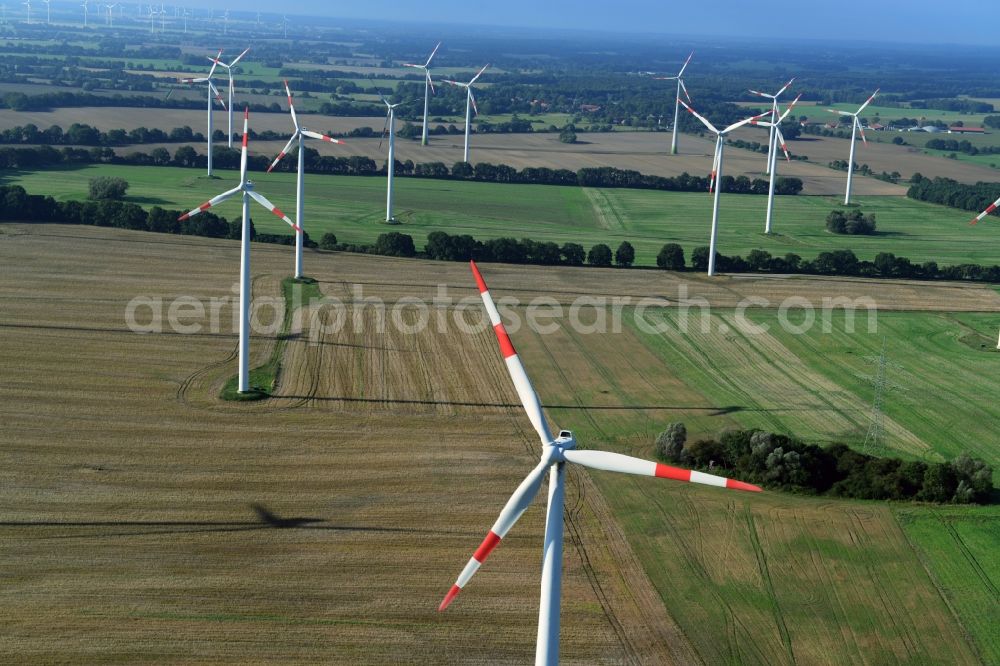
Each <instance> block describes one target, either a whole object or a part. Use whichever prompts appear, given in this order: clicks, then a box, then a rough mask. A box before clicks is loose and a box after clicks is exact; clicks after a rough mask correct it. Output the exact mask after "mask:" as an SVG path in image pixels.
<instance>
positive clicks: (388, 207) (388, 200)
mask: <svg viewBox="0 0 1000 666" xmlns="http://www.w3.org/2000/svg"><path fill="white" fill-rule="evenodd" d="M378 96H379V99H381V100H382V103H383V104H385V109H386V111H385V125H383V126H382V136H383V137H384V136H385V129H386V127H388V128H389V157H388V160H387V164H386V172H387V175H388V180H387V181H386V188H385V221H386V222H389V223H390V224H391V223H392V222H393V221H394V220H393V217H392V177H393V174H394V173H395V171H396V107H397V106H401V105H403V104H408V103H409V102H396V103H395V104H390V103H389V100H387V99H386V98H385V97H383V96H382V93H379V94H378ZM378 147H379V149H380V150H381V149H382V140H381V139H379V142H378Z"/></svg>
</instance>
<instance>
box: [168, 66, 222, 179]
mask: <svg viewBox="0 0 1000 666" xmlns="http://www.w3.org/2000/svg"><path fill="white" fill-rule="evenodd" d="M221 56H222V49H219V53H218V55H216V56H215V60H213V61H212V69H210V70H209V71H208V76H199V77H196V78H190V79H178V80H179V81H180V82H181V83H207V84H208V85H207V86H206V88H205V90H206V94H207V97H208V119H207V121H206V125H207V127H208V135H207V137H206V140H207V142H208V147H207V150H208V175H209V176H211V175H212V95H213V94H214V95H215V99H216V101H218V102H219V104H221V105H222V108H223V109H225V108H226V103H225V102H224V101H223V99H222V95H220V94H219V91H218V90H217V89H216V87H215V84H214V83H212V75H213V74H215V68H216V66H218V63H219V58H220V57H221Z"/></svg>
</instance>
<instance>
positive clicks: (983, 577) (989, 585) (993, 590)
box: [935, 512, 1000, 602]
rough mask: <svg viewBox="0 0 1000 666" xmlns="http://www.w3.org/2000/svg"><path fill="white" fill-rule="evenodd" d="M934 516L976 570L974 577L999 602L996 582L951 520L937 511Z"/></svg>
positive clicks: (999, 594) (999, 597)
mask: <svg viewBox="0 0 1000 666" xmlns="http://www.w3.org/2000/svg"><path fill="white" fill-rule="evenodd" d="M935 513H936V512H935ZM936 517H937V519H938V521H940V523H941V525H942V526H943V527H944V528H945V530H946V531H947V532H948V534H949V535H951V538H952V539H954V540H955V544H956V545H957V546H958V548H959V550H960V551H961V552H962V556H963V557H964V558H965V560H966V561H967V562H968V563H969V566H970V567H972V570H973V571H975V572H976V577H977V578H979V582H980V583H982V585H983V587H985V588H986V589H987V590H989V592H990V594H991V595H992V596H993V597H995V598H996V599H997V600H998V602H1000V590H997V586H996V584H995V583H994V582H993V580H992V579H991V578H990V576H989V574H987V573H986V570H985V569H983V565H981V564H980V563H979V560H978V559H977V558H976V556H975V555H974V554H973V552H972V551H971V550H969V547H968V545H966V543H965V540H964V539H963V538H962V535H960V534H959V533H958V530H956V529H955V525H954V524H953V523H952V521H950V520H948V519H947V518H945V517H944V516H941V515H940V514H937V513H936Z"/></svg>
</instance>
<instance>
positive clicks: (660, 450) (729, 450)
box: [656, 423, 993, 504]
mask: <svg viewBox="0 0 1000 666" xmlns="http://www.w3.org/2000/svg"><path fill="white" fill-rule="evenodd" d="M656 452H657V455H658V456H659V457H660V458H662V459H663V460H666V461H669V462H672V463H680V464H682V465H686V466H690V467H695V468H698V469H703V470H707V471H711V472H712V473H714V474H721V475H725V476H731V477H736V478H739V479H741V480H744V481H748V482H751V483H756V484H760V485H762V486H764V487H767V488H772V489H777V490H784V491H790V492H797V493H806V494H810V495H830V496H835V497H850V498H857V499H870V500H906V501H924V502H939V503H949V502H950V503H956V504H969V503H979V504H986V503H988V502H990V500H991V496H992V494H993V470H992V468H991V467H990V466H989V465H987V464H986V463H985V462H983V461H982V460H978V459H976V458H971V457H969V456H967V455H965V454H963V455H961V456H959V457H957V458H955V459H954V460H952V461H950V462H944V463H925V462H920V461H906V460H900V459H899V458H890V457H886V458H877V457H874V456H870V455H866V454H864V453H860V452H858V451H855V450H853V449H851V448H850V447H849V446H847V445H846V444H839V443H837V444H831V445H829V446H818V445H816V444H808V443H806V442H802V441H800V440H798V439H795V438H793V437H789V436H787V435H781V434H776V433H770V432H764V431H762V430H735V431H728V432H725V433H723V434H722V435H721V436H719V437H718V438H715V439H700V440H697V441H695V442H692V443H690V444H688V443H687V431H686V429H685V428H684V424H683V423H672V424H669V425H668V426H667V429H666V430H664V431H663V432H662V433H660V435H659V436H658V437H657V439H656Z"/></svg>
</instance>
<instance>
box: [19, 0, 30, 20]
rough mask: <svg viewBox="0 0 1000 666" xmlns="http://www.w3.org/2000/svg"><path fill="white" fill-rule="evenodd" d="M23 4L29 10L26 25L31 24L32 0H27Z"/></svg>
mask: <svg viewBox="0 0 1000 666" xmlns="http://www.w3.org/2000/svg"><path fill="white" fill-rule="evenodd" d="M21 4H22V5H24V6H25V7H27V8H28V10H27V11H28V20H27V21H26V23H31V0H25V1H24V2H22V3H21Z"/></svg>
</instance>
